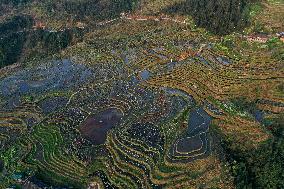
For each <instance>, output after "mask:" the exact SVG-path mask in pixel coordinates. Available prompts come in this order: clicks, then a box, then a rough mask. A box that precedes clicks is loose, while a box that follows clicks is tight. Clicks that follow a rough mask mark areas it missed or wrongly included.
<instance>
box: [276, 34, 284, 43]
mask: <svg viewBox="0 0 284 189" xmlns="http://www.w3.org/2000/svg"><path fill="white" fill-rule="evenodd" d="M276 35H277V37H278V38H279V39H280V40H281V41H282V42H284V32H280V33H277V34H276Z"/></svg>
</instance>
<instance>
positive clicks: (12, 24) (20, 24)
mask: <svg viewBox="0 0 284 189" xmlns="http://www.w3.org/2000/svg"><path fill="white" fill-rule="evenodd" d="M32 26H33V18H32V17H31V16H29V15H17V16H14V17H12V18H11V19H9V20H7V21H5V22H3V23H1V24H0V36H3V35H5V34H9V33H11V32H16V31H19V30H24V29H28V28H31V27H32Z"/></svg>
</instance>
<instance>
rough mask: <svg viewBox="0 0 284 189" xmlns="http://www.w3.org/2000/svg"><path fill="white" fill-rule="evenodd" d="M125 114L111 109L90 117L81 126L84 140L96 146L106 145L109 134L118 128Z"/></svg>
mask: <svg viewBox="0 0 284 189" xmlns="http://www.w3.org/2000/svg"><path fill="white" fill-rule="evenodd" d="M122 116H123V114H122V112H121V111H120V110H118V109H116V108H110V109H107V110H104V111H102V112H99V113H98V114H96V115H91V116H89V117H88V118H87V119H86V120H85V121H84V122H83V123H82V124H81V126H80V128H79V130H80V132H81V134H82V136H83V137H84V138H86V139H87V140H89V141H91V142H92V143H93V144H95V145H99V144H104V143H105V141H106V137H107V132H108V131H109V130H110V129H112V128H114V127H115V126H117V125H118V124H119V122H120V120H121V118H122Z"/></svg>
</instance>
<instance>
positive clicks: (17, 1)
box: [0, 0, 31, 5]
mask: <svg viewBox="0 0 284 189" xmlns="http://www.w3.org/2000/svg"><path fill="white" fill-rule="evenodd" d="M30 1H31V0H0V4H12V5H21V4H25V3H28V2H30Z"/></svg>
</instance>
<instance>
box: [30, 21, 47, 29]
mask: <svg viewBox="0 0 284 189" xmlns="http://www.w3.org/2000/svg"><path fill="white" fill-rule="evenodd" d="M45 28H46V26H45V24H44V23H43V22H41V21H39V20H36V21H35V23H34V26H33V29H45Z"/></svg>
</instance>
